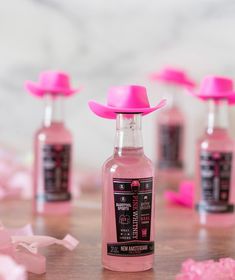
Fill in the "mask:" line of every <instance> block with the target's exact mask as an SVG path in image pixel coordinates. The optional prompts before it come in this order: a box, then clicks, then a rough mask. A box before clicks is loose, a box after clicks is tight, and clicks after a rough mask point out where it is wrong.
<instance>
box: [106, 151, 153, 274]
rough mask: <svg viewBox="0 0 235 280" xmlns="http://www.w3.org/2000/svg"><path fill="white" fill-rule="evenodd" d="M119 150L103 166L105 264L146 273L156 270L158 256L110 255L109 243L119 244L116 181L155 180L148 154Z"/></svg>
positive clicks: (114, 267)
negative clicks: (115, 195)
mask: <svg viewBox="0 0 235 280" xmlns="http://www.w3.org/2000/svg"><path fill="white" fill-rule="evenodd" d="M121 153H122V154H121V155H119V154H118V148H115V153H114V155H113V156H112V157H110V158H109V159H108V160H107V161H106V162H105V163H104V166H103V194H102V262H103V266H104V267H105V268H107V269H110V270H115V271H126V272H127V271H130V272H131V271H144V270H147V269H150V268H152V267H153V261H154V255H153V254H152V255H147V256H137V257H119V256H110V255H108V254H107V243H116V242H117V235H116V222H115V221H116V218H115V208H114V207H115V206H114V205H115V204H114V191H113V178H147V177H153V183H154V168H153V166H152V162H151V161H150V160H149V159H148V158H147V157H146V156H145V155H144V153H143V149H142V148H122V152H121ZM154 185H155V184H153V194H152V213H151V216H152V218H151V230H150V241H154V232H155V230H154V221H155V219H154V216H155V210H154V209H155V195H154Z"/></svg>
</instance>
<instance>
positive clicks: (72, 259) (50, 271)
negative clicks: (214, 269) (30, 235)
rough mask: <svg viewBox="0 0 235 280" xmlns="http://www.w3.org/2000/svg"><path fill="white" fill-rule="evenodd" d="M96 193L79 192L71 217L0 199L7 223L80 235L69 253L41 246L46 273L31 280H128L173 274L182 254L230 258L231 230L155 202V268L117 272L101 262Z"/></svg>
mask: <svg viewBox="0 0 235 280" xmlns="http://www.w3.org/2000/svg"><path fill="white" fill-rule="evenodd" d="M100 212H101V211H100V194H99V193H96V194H89V195H88V194H86V195H82V197H81V198H80V201H79V202H78V203H77V204H76V205H75V206H74V208H73V212H72V214H71V215H70V216H59V217H56V216H50V217H42V216H33V215H32V214H31V203H30V202H24V201H20V202H19V201H5V202H1V205H0V219H1V220H2V221H3V223H4V224H5V225H7V226H22V225H24V224H25V223H28V222H32V224H33V227H34V231H35V233H37V234H44V235H51V236H54V237H58V238H63V237H64V236H65V234H67V233H70V234H72V235H74V236H75V237H77V238H78V239H79V240H80V245H79V246H78V247H77V248H76V249H75V250H74V251H72V252H70V251H67V250H66V249H64V248H62V247H59V246H53V247H49V248H47V249H46V250H44V251H43V254H45V255H46V256H47V273H46V274H44V275H33V274H30V276H29V279H30V280H39V279H40V280H45V279H47V280H75V279H76V280H77V279H82V280H93V279H95V280H99V279H104V280H106V279H111V280H120V279H122V278H123V277H125V278H126V279H130V280H132V279H133V280H134V279H135V280H139V279H141V280H142V279H146V280H150V279H157V280H170V279H174V277H175V275H176V274H177V273H178V272H179V270H180V266H181V263H182V262H183V261H184V260H185V259H187V258H194V259H196V260H205V259H209V258H213V259H218V258H221V257H233V258H235V229H234V228H213V229H207V228H202V227H199V226H198V225H197V224H196V222H195V217H194V212H193V211H192V210H190V209H184V208H180V207H169V206H166V205H164V203H163V202H162V199H161V198H159V199H158V201H157V211H156V250H155V265H154V269H153V270H150V271H146V272H141V273H117V272H112V271H108V270H105V269H103V268H102V266H101V254H100V253H101V252H100V251H101V250H100V240H101V237H100V232H101V213H100Z"/></svg>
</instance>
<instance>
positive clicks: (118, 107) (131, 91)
mask: <svg viewBox="0 0 235 280" xmlns="http://www.w3.org/2000/svg"><path fill="white" fill-rule="evenodd" d="M88 104H89V107H90V109H91V110H92V112H94V113H95V114H96V115H97V116H100V117H102V118H106V119H115V118H116V114H117V113H141V114H142V115H147V114H149V113H151V112H153V111H155V110H158V109H160V108H162V107H163V106H164V105H165V104H166V100H164V99H163V100H161V101H160V102H159V103H158V104H157V105H156V106H154V107H150V105H149V101H148V96H147V91H146V88H145V87H143V86H137V85H130V86H121V87H112V88H111V89H110V90H109V92H108V100H107V105H102V104H99V103H97V102H96V101H93V100H91V101H89V103H88Z"/></svg>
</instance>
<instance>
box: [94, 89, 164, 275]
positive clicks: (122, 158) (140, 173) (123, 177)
mask: <svg viewBox="0 0 235 280" xmlns="http://www.w3.org/2000/svg"><path fill="white" fill-rule="evenodd" d="M164 104H165V101H164V100H162V101H161V102H160V103H159V104H158V105H157V106H155V107H150V105H149V102H148V97H147V93H146V89H145V88H144V87H142V86H123V87H113V88H111V89H110V91H109V93H108V105H107V106H104V105H101V104H98V103H96V102H95V101H90V102H89V106H90V109H91V110H92V111H93V112H94V113H95V114H96V115H98V116H100V117H103V118H107V119H116V139H115V148H114V153H113V155H112V156H111V157H110V158H109V159H108V160H107V161H106V162H105V163H104V165H103V179H102V180H103V192H102V262H103V266H104V267H105V268H107V269H110V270H115V271H143V270H147V269H150V268H151V267H152V266H153V259H154V227H155V220H154V208H155V195H154V191H155V184H154V183H155V180H154V168H153V165H152V162H151V160H150V159H148V158H147V157H146V156H145V154H144V150H143V144H142V133H141V118H142V115H146V114H148V113H150V112H152V111H155V110H157V109H160V108H161V107H163V106H164Z"/></svg>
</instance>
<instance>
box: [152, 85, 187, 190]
mask: <svg viewBox="0 0 235 280" xmlns="http://www.w3.org/2000/svg"><path fill="white" fill-rule="evenodd" d="M165 87H166V86H165ZM166 89H167V94H166V97H167V100H168V106H167V108H165V109H164V110H162V111H161V112H160V113H159V115H158V118H157V121H156V125H157V130H156V139H157V141H156V153H157V176H158V179H159V186H160V188H162V189H163V188H168V189H169V188H170V189H174V190H176V189H178V185H179V183H180V181H181V180H182V179H183V177H184V143H185V140H184V138H185V116H184V114H183V112H182V110H181V109H180V107H179V106H178V104H177V100H178V98H177V96H178V95H179V94H182V93H181V92H180V91H181V90H182V88H181V87H177V86H175V85H171V86H170V85H168V86H167V87H166Z"/></svg>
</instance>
